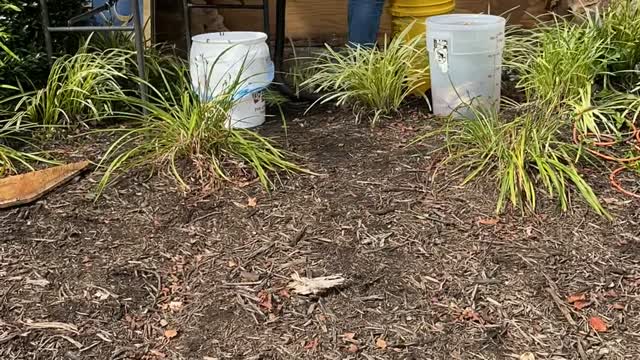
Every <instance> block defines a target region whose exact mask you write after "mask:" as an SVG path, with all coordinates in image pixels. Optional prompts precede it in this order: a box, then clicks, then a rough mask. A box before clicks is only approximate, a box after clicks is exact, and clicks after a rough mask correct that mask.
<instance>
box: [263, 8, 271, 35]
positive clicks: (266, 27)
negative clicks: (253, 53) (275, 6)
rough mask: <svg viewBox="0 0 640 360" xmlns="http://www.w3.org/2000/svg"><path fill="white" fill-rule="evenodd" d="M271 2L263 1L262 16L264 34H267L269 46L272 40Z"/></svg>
mask: <svg viewBox="0 0 640 360" xmlns="http://www.w3.org/2000/svg"><path fill="white" fill-rule="evenodd" d="M269 15H270V14H269V0H262V16H263V24H264V33H265V34H267V44H268V41H269V40H270V38H271V36H269V33H271V26H270V23H269V22H270V21H271V19H270V17H269Z"/></svg>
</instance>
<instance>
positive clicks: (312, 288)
mask: <svg viewBox="0 0 640 360" xmlns="http://www.w3.org/2000/svg"><path fill="white" fill-rule="evenodd" d="M291 278H292V279H293V281H292V282H290V283H289V285H288V286H289V288H291V289H293V291H294V292H295V293H296V294H299V295H311V294H314V295H315V294H319V293H321V292H323V291H326V290H328V289H331V288H334V287H337V286H340V285H342V284H344V282H345V281H346V279H345V278H343V277H342V275H341V274H337V275H331V276H321V277H317V278H307V277H301V276H300V275H298V274H297V273H294V274H293V275H291Z"/></svg>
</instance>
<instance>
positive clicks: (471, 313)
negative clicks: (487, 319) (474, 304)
mask: <svg viewBox="0 0 640 360" xmlns="http://www.w3.org/2000/svg"><path fill="white" fill-rule="evenodd" d="M460 318H461V319H462V320H470V321H475V322H478V323H480V324H484V319H483V318H482V317H481V316H480V314H478V313H477V312H476V311H475V310H473V309H472V308H466V309H464V310H463V311H462V314H461V315H460Z"/></svg>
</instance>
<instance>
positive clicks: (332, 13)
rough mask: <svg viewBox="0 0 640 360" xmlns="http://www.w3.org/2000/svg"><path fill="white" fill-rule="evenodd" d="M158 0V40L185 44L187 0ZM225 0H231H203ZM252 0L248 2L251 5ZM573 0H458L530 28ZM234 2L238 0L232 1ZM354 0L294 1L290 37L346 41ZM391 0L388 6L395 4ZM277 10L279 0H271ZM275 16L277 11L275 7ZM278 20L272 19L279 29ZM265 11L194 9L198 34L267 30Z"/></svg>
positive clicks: (468, 8) (386, 25)
mask: <svg viewBox="0 0 640 360" xmlns="http://www.w3.org/2000/svg"><path fill="white" fill-rule="evenodd" d="M155 1H156V16H155V20H156V24H155V29H156V38H157V39H158V41H170V42H175V43H177V44H179V45H180V44H183V43H184V25H183V24H184V23H183V16H182V2H181V1H176V0H155ZM200 1H203V2H204V1H209V2H212V1H213V2H218V3H219V2H221V1H227V3H229V2H228V0H200ZM251 1H252V0H246V2H247V3H251ZM258 1H260V0H258ZM570 1H571V0H457V3H456V12H461V13H487V12H490V13H492V14H507V16H508V17H509V21H510V22H511V23H520V24H523V25H525V26H527V25H531V24H533V23H534V21H535V20H534V19H533V17H532V16H540V15H542V14H545V13H548V12H549V11H557V12H560V13H562V12H565V11H566V8H567V6H568V5H567V3H568V2H570ZM231 2H233V0H231ZM347 2H348V0H322V1H318V0H289V1H287V21H286V35H287V38H289V39H291V40H292V41H295V42H296V43H300V42H303V43H304V42H306V43H309V44H315V43H322V42H328V43H330V44H333V43H340V42H344V40H345V38H346V34H347ZM388 3H389V1H387V4H386V6H387V7H388V6H389V4H388ZM271 9H275V0H272V1H271ZM271 17H272V20H274V19H273V18H274V11H271ZM274 23H275V21H271V25H272V26H271V29H272V31H273V30H274ZM262 26H263V25H262V13H261V11H260V10H235V9H234V10H229V9H226V10H220V11H219V12H218V11H215V10H214V11H211V10H201V9H200V10H198V9H195V10H194V11H193V23H192V32H193V33H194V34H197V33H202V32H208V31H220V30H224V29H227V30H235V31H239V30H251V31H262ZM390 31H391V17H390V15H389V11H388V9H386V10H385V14H384V15H383V18H382V23H381V27H380V33H381V34H384V33H389V32H390Z"/></svg>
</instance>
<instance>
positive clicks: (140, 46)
mask: <svg viewBox="0 0 640 360" xmlns="http://www.w3.org/2000/svg"><path fill="white" fill-rule="evenodd" d="M138 1H139V0H131V13H132V14H133V27H134V29H135V31H134V33H135V38H136V39H135V40H136V54H137V58H138V75H139V76H140V79H145V69H144V29H143V27H142V17H141V16H140V6H138V4H139V2H138ZM140 95H141V97H142V100H144V101H147V85H146V84H145V83H144V82H141V83H140ZM144 111H145V112H146V109H144Z"/></svg>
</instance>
